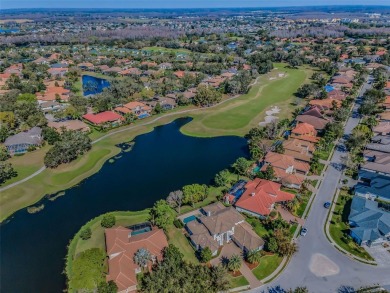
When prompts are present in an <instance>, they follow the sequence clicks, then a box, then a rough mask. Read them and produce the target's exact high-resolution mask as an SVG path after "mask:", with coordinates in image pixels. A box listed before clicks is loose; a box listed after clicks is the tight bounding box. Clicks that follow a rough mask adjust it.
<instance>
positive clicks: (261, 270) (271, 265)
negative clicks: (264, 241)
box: [252, 254, 283, 280]
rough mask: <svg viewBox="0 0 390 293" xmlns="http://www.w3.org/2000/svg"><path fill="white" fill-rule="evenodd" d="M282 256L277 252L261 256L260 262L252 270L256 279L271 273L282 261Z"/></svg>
mask: <svg viewBox="0 0 390 293" xmlns="http://www.w3.org/2000/svg"><path fill="white" fill-rule="evenodd" d="M282 259H283V258H282V257H280V256H279V255H277V254H273V255H265V256H263V257H262V258H261V260H260V264H259V265H258V266H257V267H256V268H254V269H253V270H252V272H253V274H254V275H255V276H256V278H257V279H259V280H262V279H264V278H266V277H268V276H269V275H270V274H272V273H273V272H274V271H275V270H276V269H277V267H278V266H279V264H280V263H281V262H282Z"/></svg>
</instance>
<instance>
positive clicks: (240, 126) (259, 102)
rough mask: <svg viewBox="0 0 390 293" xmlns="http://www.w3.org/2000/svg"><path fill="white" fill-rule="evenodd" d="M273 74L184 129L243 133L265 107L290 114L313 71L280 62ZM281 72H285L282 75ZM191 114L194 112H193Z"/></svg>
mask: <svg viewBox="0 0 390 293" xmlns="http://www.w3.org/2000/svg"><path fill="white" fill-rule="evenodd" d="M275 68H277V69H274V70H273V71H271V72H270V73H268V74H266V75H263V76H261V77H260V78H259V79H258V82H257V83H256V84H255V85H254V86H252V88H251V89H250V91H249V92H248V94H245V95H242V96H240V97H239V98H237V99H234V100H232V101H229V102H227V103H224V104H222V105H220V106H217V107H215V108H213V109H212V110H210V111H208V113H204V114H201V115H194V120H193V121H192V122H191V123H189V124H187V125H185V126H184V127H183V128H182V132H184V133H186V134H189V135H194V136H210V135H227V134H232V135H241V136H242V135H243V134H245V133H246V132H247V131H248V130H249V129H250V128H251V127H253V126H255V125H257V124H258V123H259V122H260V121H262V120H263V119H264V113H265V110H267V109H268V108H270V107H271V106H274V105H277V106H279V108H281V113H280V114H279V115H278V116H279V117H280V118H283V117H287V116H289V115H290V114H291V112H292V110H293V109H294V106H292V105H290V103H291V102H292V101H293V99H294V95H293V94H294V93H295V92H296V90H297V89H298V88H299V87H300V85H301V84H302V83H304V82H305V80H307V77H308V72H309V71H310V70H308V69H304V68H300V69H289V68H287V67H286V66H285V64H281V63H277V64H275ZM279 74H285V76H284V77H280V76H279ZM191 116H192V115H191Z"/></svg>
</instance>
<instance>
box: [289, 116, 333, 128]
mask: <svg viewBox="0 0 390 293" xmlns="http://www.w3.org/2000/svg"><path fill="white" fill-rule="evenodd" d="M296 120H297V121H298V122H303V123H307V124H310V125H312V126H314V128H315V129H316V130H323V129H324V128H325V126H326V124H328V122H329V121H328V120H326V119H323V118H318V117H315V116H310V115H298V116H297V118H296Z"/></svg>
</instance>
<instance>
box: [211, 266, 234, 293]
mask: <svg viewBox="0 0 390 293" xmlns="http://www.w3.org/2000/svg"><path fill="white" fill-rule="evenodd" d="M211 280H212V287H211V288H213V289H214V290H215V291H216V292H221V291H223V292H224V291H226V290H227V289H228V288H229V287H230V281H229V277H228V274H227V271H226V268H225V267H224V266H221V265H219V266H214V267H212V268H211Z"/></svg>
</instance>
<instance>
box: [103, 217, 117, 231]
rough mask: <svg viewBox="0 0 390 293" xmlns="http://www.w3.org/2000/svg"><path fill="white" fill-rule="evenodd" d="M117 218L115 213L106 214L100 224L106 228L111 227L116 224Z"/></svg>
mask: <svg viewBox="0 0 390 293" xmlns="http://www.w3.org/2000/svg"><path fill="white" fill-rule="evenodd" d="M115 222H116V219H115V216H114V215H113V214H108V215H104V216H103V219H102V221H101V223H100V225H101V226H102V227H104V228H111V227H112V226H114V225H115Z"/></svg>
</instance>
